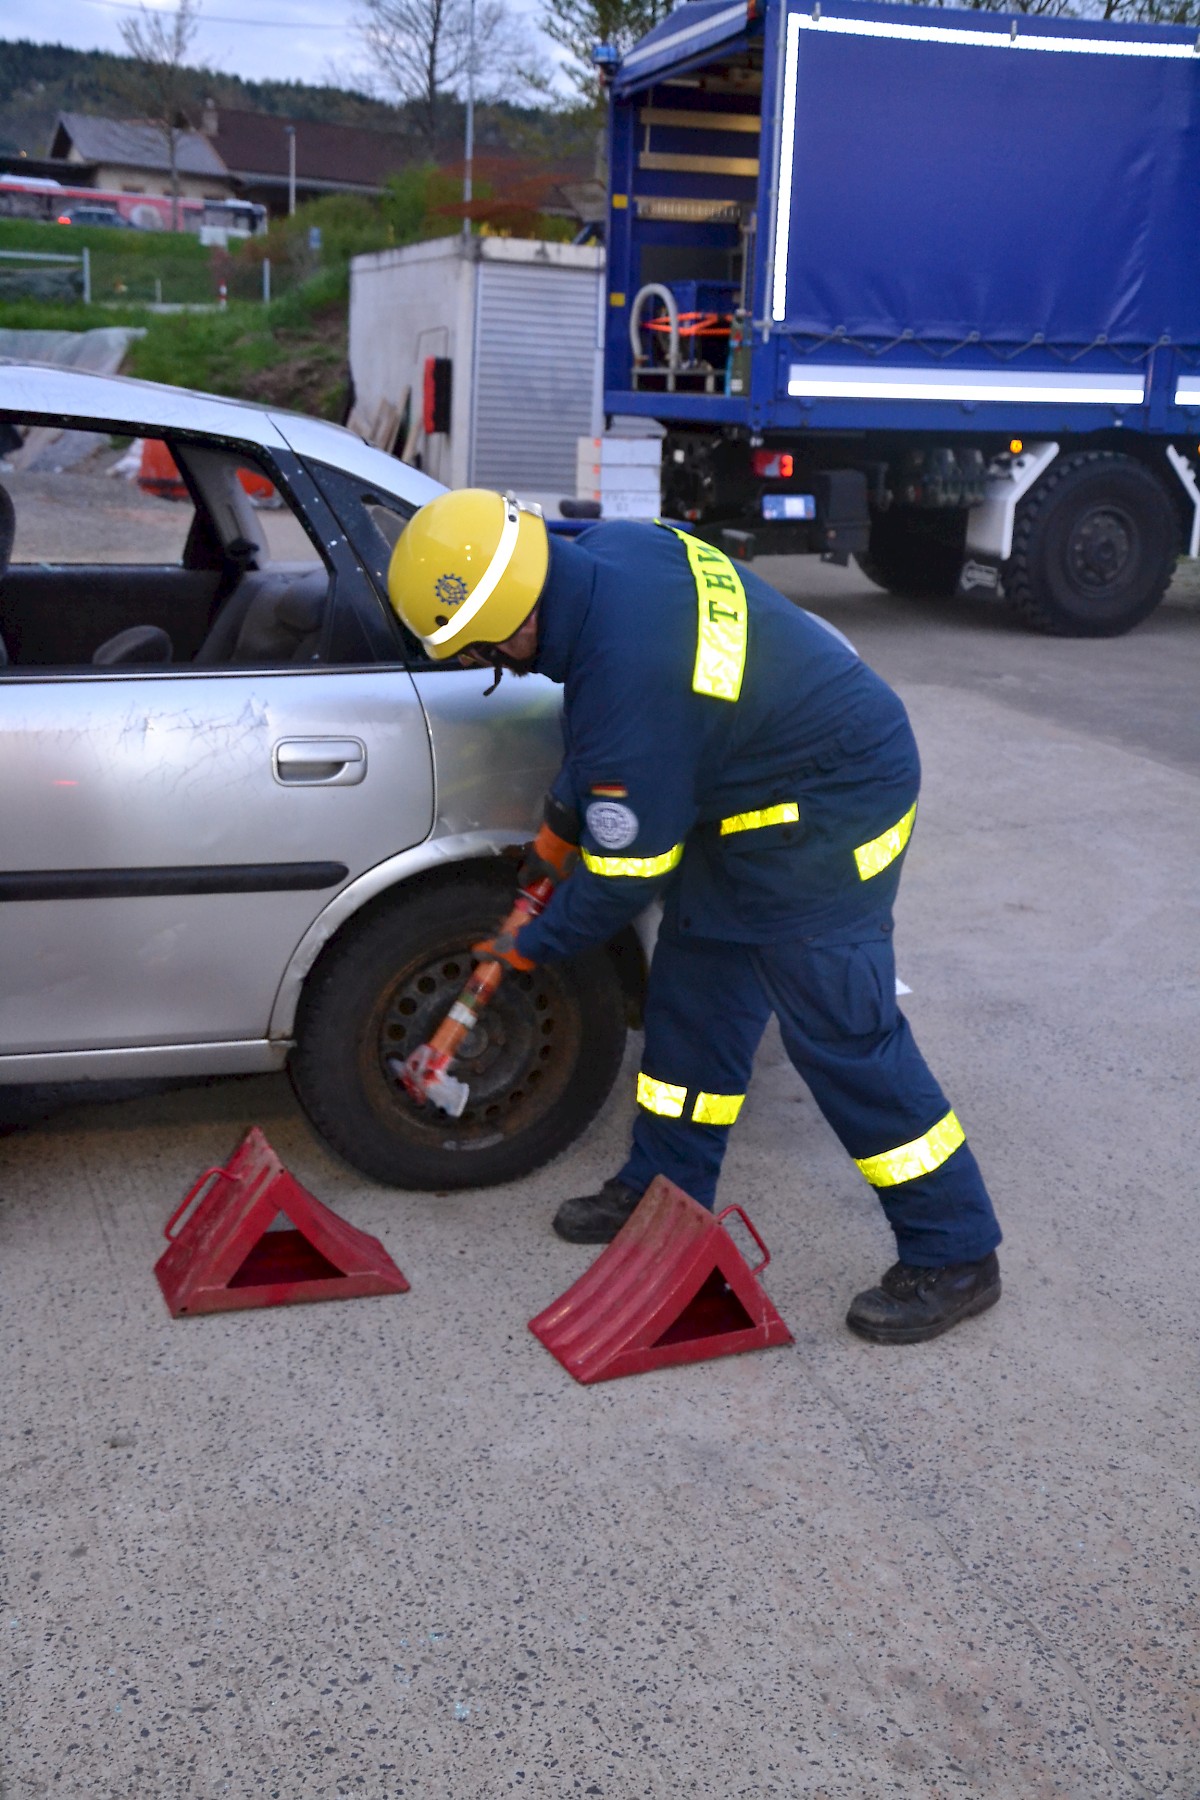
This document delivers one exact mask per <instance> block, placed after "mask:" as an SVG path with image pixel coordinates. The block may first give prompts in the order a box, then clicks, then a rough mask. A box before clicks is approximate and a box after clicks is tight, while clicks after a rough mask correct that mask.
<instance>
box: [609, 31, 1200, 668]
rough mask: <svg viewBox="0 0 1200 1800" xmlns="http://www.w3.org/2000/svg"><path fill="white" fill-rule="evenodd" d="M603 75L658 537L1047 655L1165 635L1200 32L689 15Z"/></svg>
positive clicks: (1178, 458) (1186, 516) (1187, 454)
mask: <svg viewBox="0 0 1200 1800" xmlns="http://www.w3.org/2000/svg"><path fill="white" fill-rule="evenodd" d="M598 54H599V57H600V60H601V62H602V63H603V62H604V60H605V58H604V55H603V52H601V53H598ZM606 76H607V80H608V83H609V103H610V115H609V118H610V131H609V182H610V187H609V195H608V200H609V211H608V220H607V242H608V265H607V267H608V274H607V280H608V294H607V302H608V304H607V309H606V330H605V351H604V407H605V412H606V414H607V415H608V416H609V417H610V418H612V417H613V416H615V415H621V416H622V418H628V417H630V416H631V415H632V416H633V417H634V418H635V419H640V420H644V421H646V422H647V428H648V429H652V430H656V429H658V428H661V429H662V430H663V431H664V433H665V435H664V437H663V465H662V480H663V511H664V514H666V515H668V516H671V517H674V518H677V519H679V520H683V521H687V522H689V523H690V525H691V527H692V529H693V530H694V531H696V532H697V533H699V534H700V535H701V536H703V537H706V538H709V539H710V540H711V541H713V542H715V543H719V544H721V545H722V546H723V547H724V548H725V549H727V550H730V551H732V552H734V553H736V554H740V555H742V556H751V555H753V554H755V553H756V552H757V553H760V554H764V553H785V554H796V553H803V552H808V553H814V554H818V555H820V556H822V557H825V558H826V559H829V560H833V561H839V562H845V561H846V560H847V558H848V557H849V556H851V555H854V556H856V557H857V558H858V560H859V562H860V563H861V565H862V567H863V568H864V570H865V571H866V572H867V573H868V574H869V575H870V576H871V577H872V578H873V579H874V580H876V581H877V582H879V583H880V584H881V585H882V586H883V587H885V588H887V589H889V590H890V591H892V592H893V593H896V594H899V595H911V596H932V595H952V594H954V593H956V592H975V593H981V592H982V593H989V592H990V593H995V594H997V595H1000V594H1003V595H1004V597H1005V598H1006V599H1007V600H1008V601H1009V602H1010V603H1012V604H1014V605H1015V606H1016V607H1017V609H1018V610H1019V611H1020V613H1021V614H1022V615H1023V616H1024V618H1025V619H1026V620H1027V621H1028V622H1029V623H1030V624H1031V625H1032V626H1034V627H1036V628H1038V629H1041V630H1044V631H1049V632H1055V633H1059V634H1062V635H1073V636H1093V637H1104V636H1113V635H1115V634H1117V633H1120V632H1123V631H1127V630H1128V629H1129V628H1130V627H1131V626H1133V625H1135V624H1137V623H1138V621H1139V620H1141V619H1143V618H1145V617H1146V615H1147V614H1148V613H1149V612H1151V611H1152V609H1153V608H1154V607H1155V606H1156V605H1157V604H1158V602H1159V600H1160V599H1161V598H1162V595H1163V593H1164V592H1165V590H1166V587H1167V585H1168V583H1169V581H1170V579H1171V576H1172V572H1173V570H1174V567H1175V562H1176V559H1177V557H1178V556H1179V555H1180V554H1186V555H1190V556H1195V555H1196V554H1197V549H1198V547H1200V485H1198V483H1197V471H1198V469H1200V455H1198V443H1197V433H1198V432H1200V38H1198V36H1197V33H1196V31H1195V29H1194V28H1192V29H1182V28H1171V27H1154V26H1146V25H1112V24H1103V23H1099V22H1097V21H1089V20H1070V19H1051V18H1046V17H1043V16H1038V15H1030V14H1020V15H1005V14H1000V13H992V12H973V11H972V12H966V11H963V12H959V11H949V10H944V9H941V8H937V9H934V8H928V7H919V6H899V5H892V4H883V5H879V4H870V3H862V4H860V3H858V0H809V3H808V4H806V5H798V4H797V3H796V0H685V3H684V4H682V5H680V6H678V7H677V8H676V10H675V11H674V12H672V13H671V14H670V15H669V16H668V17H667V18H666V19H665V20H664V21H663V22H662V23H661V24H660V25H658V26H657V27H656V28H655V29H654V30H653V31H651V32H650V33H649V34H648V35H647V36H646V37H644V38H643V39H641V41H640V42H639V43H637V44H636V45H634V47H633V48H632V49H631V50H629V51H628V52H627V53H626V54H625V55H624V56H623V57H621V58H620V59H617V58H616V57H614V56H612V55H609V56H608V57H607V69H606ZM650 421H654V422H655V425H654V427H651V426H650V425H649V422H650Z"/></svg>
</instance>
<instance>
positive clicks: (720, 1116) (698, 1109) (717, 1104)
mask: <svg viewBox="0 0 1200 1800" xmlns="http://www.w3.org/2000/svg"><path fill="white" fill-rule="evenodd" d="M745 1098H746V1096H745V1094H697V1095H696V1104H695V1105H694V1106H693V1107H692V1124H693V1125H732V1124H733V1122H734V1120H735V1119H736V1118H737V1116H738V1114H739V1113H740V1112H741V1110H742V1101H743V1100H744V1099H745Z"/></svg>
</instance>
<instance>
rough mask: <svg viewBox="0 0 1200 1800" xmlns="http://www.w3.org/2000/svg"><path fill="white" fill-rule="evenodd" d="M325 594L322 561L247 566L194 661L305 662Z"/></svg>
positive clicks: (312, 650)
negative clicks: (252, 567) (319, 562)
mask: <svg viewBox="0 0 1200 1800" xmlns="http://www.w3.org/2000/svg"><path fill="white" fill-rule="evenodd" d="M328 594H329V576H328V573H327V572H326V570H325V568H324V567H323V566H321V565H317V566H313V565H312V564H309V563H304V564H299V565H297V564H288V563H275V564H272V565H271V566H270V567H269V568H266V569H249V570H247V572H246V573H245V574H244V575H243V576H242V578H241V580H240V581H239V582H238V584H237V587H236V588H235V590H234V592H233V593H232V594H231V595H230V596H229V598H228V600H227V601H226V602H225V605H224V606H223V607H222V608H221V611H220V612H219V613H218V614H217V617H216V620H215V622H214V624H213V626H212V628H211V629H210V631H209V634H208V636H207V637H206V638H205V640H204V642H203V644H201V646H200V649H199V650H198V651H197V653H196V656H195V658H194V659H193V660H194V661H195V662H196V663H198V664H199V665H201V666H202V667H211V666H212V665H214V664H219V663H234V664H239V663H240V664H258V665H263V664H270V663H287V662H307V661H309V660H310V659H311V658H312V657H313V656H314V655H315V653H316V650H317V646H318V643H319V641H320V635H321V623H322V620H323V619H324V615H325V602H326V600H327V598H328Z"/></svg>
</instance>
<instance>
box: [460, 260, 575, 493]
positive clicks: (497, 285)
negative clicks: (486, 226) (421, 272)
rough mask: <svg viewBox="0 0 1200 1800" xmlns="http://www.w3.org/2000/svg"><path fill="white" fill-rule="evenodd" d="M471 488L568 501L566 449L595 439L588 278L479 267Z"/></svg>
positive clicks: (570, 482)
mask: <svg viewBox="0 0 1200 1800" xmlns="http://www.w3.org/2000/svg"><path fill="white" fill-rule="evenodd" d="M478 283H479V285H478V288H477V290H476V301H475V305H476V326H475V412H474V418H473V420H472V438H471V443H472V459H471V460H472V476H471V479H472V481H473V482H474V483H475V484H476V485H477V486H479V487H490V488H499V489H501V490H504V489H506V488H512V489H513V490H514V491H515V492H516V493H518V494H549V495H561V494H573V493H574V492H575V440H576V438H580V437H586V436H587V435H588V434H589V433H590V432H591V431H593V430H594V429H595V426H594V423H593V412H592V405H593V393H594V384H595V379H596V357H597V352H596V338H597V322H596V309H597V304H598V295H599V288H600V275H599V273H598V271H596V270H594V269H556V268H547V267H545V266H541V267H539V266H538V265H537V264H522V263H500V262H480V263H479V265H478Z"/></svg>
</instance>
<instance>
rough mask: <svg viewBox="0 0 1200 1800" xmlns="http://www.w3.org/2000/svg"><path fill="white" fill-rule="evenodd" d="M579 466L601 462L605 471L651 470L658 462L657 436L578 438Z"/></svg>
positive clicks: (659, 440) (658, 443)
mask: <svg viewBox="0 0 1200 1800" xmlns="http://www.w3.org/2000/svg"><path fill="white" fill-rule="evenodd" d="M576 455H577V457H578V460H579V461H580V462H581V463H602V464H604V465H606V466H607V467H609V468H614V469H618V468H619V469H630V468H652V469H657V468H658V466H659V464H660V463H661V462H662V439H661V437H613V436H610V435H605V436H604V437H581V438H578V439H577V440H576Z"/></svg>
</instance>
